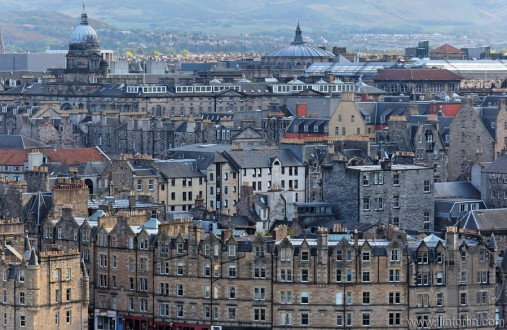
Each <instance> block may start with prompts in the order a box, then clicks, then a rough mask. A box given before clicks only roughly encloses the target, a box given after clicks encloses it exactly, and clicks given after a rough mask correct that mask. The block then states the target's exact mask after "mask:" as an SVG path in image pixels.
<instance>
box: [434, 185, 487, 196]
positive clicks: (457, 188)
mask: <svg viewBox="0 0 507 330" xmlns="http://www.w3.org/2000/svg"><path fill="white" fill-rule="evenodd" d="M434 196H435V198H468V199H480V198H481V192H480V191H478V190H477V189H476V188H475V187H474V186H473V185H472V183H470V182H437V183H435V184H434Z"/></svg>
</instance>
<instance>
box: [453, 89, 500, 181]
mask: <svg viewBox="0 0 507 330" xmlns="http://www.w3.org/2000/svg"><path fill="white" fill-rule="evenodd" d="M490 125H491V124H490ZM492 128H493V129H494V126H493V127H492ZM494 142H495V139H494V138H493V136H492V135H491V133H490V131H489V129H488V127H486V124H485V123H484V122H483V120H482V118H481V116H480V109H478V108H474V106H473V100H472V99H471V98H465V99H463V100H462V104H461V108H460V110H459V111H458V113H457V114H456V116H455V117H454V119H453V120H452V122H451V126H450V129H449V167H448V179H449V181H467V180H468V179H469V178H470V177H471V171H472V165H473V164H474V163H476V162H486V161H493V160H494V158H495V152H494Z"/></svg>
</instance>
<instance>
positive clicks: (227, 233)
mask: <svg viewBox="0 0 507 330" xmlns="http://www.w3.org/2000/svg"><path fill="white" fill-rule="evenodd" d="M231 237H232V229H229V228H223V229H222V244H225V243H227V241H228V240H229V239H230V238H231Z"/></svg>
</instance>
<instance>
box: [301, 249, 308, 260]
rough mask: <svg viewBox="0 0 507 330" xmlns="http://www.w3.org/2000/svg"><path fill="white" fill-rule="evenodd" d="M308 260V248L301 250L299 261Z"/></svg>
mask: <svg viewBox="0 0 507 330" xmlns="http://www.w3.org/2000/svg"><path fill="white" fill-rule="evenodd" d="M308 260H310V252H309V251H308V250H303V251H301V261H308Z"/></svg>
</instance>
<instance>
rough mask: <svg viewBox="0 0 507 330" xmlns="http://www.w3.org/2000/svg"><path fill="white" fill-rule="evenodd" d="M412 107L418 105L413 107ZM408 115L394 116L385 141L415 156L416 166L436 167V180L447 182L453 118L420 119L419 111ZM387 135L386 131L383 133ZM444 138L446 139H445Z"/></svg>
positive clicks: (402, 151)
mask: <svg viewBox="0 0 507 330" xmlns="http://www.w3.org/2000/svg"><path fill="white" fill-rule="evenodd" d="M409 107H410V108H413V107H417V106H414V105H412V106H409ZM413 112H415V114H410V113H409V114H408V116H391V117H389V120H388V128H387V131H386V132H385V133H386V135H385V136H382V137H381V141H383V142H387V143H393V145H394V146H395V148H396V150H397V151H399V152H401V153H404V152H405V153H411V154H413V156H414V161H413V162H414V164H416V165H420V166H425V167H430V168H433V181H434V182H445V181H447V166H448V159H447V158H448V157H447V146H448V140H447V142H446V140H445V134H443V133H444V132H447V130H446V125H447V123H448V122H449V120H452V118H450V117H436V116H420V115H417V111H413ZM382 133H384V132H382ZM443 135H444V136H443Z"/></svg>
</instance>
